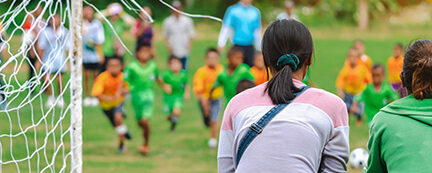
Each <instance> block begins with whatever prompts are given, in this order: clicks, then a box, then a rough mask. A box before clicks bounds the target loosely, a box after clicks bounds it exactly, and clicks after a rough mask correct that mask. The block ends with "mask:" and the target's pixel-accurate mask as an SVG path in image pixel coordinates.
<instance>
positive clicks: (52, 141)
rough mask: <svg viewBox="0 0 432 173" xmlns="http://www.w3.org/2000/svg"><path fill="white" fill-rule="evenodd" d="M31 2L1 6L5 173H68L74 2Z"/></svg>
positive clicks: (1, 168)
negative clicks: (33, 4)
mask: <svg viewBox="0 0 432 173" xmlns="http://www.w3.org/2000/svg"><path fill="white" fill-rule="evenodd" d="M29 3H30V1H26V0H24V1H0V6H3V7H6V6H8V9H7V11H1V15H0V21H1V24H2V27H1V28H2V29H1V31H0V33H2V39H1V42H2V43H0V45H1V46H0V51H1V52H2V60H1V63H0V75H1V76H0V95H1V101H0V103H1V109H0V127H1V128H0V172H68V171H70V170H71V169H72V167H71V145H70V141H71V140H70V138H71V136H70V135H71V128H70V127H71V126H70V121H71V120H70V119H71V104H70V97H71V95H70V91H69V90H70V85H71V81H70V77H69V76H70V73H69V72H68V70H67V69H68V68H70V67H69V64H70V61H71V57H72V56H71V53H70V52H71V51H70V44H71V40H72V39H71V34H70V33H69V31H68V29H67V28H68V25H69V19H70V17H71V6H70V1H63V2H62V1H60V0H55V1H54V0H50V1H49V0H48V1H39V2H38V3H37V5H36V7H35V6H33V7H31V8H30V6H29ZM38 13H40V14H38ZM56 14H58V17H55V15H56ZM50 21H52V22H50ZM48 23H51V25H50V26H48ZM55 23H59V26H57V25H56V24H55ZM54 28H55V29H54ZM36 48H40V49H39V50H43V52H42V51H36V50H37V49H36ZM63 72H64V73H63ZM62 73H63V74H62ZM61 76H62V77H63V78H61ZM57 81H59V82H57Z"/></svg>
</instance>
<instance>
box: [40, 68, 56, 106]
mask: <svg viewBox="0 0 432 173" xmlns="http://www.w3.org/2000/svg"><path fill="white" fill-rule="evenodd" d="M51 78H52V77H51V73H49V72H48V73H46V74H45V76H44V77H43V80H44V82H43V83H46V85H47V87H46V88H45V91H44V92H45V94H46V95H47V96H48V100H47V102H46V107H51V106H52V105H53V104H54V103H55V97H54V95H53V91H52V88H51V85H52V83H51V80H52V79H51Z"/></svg>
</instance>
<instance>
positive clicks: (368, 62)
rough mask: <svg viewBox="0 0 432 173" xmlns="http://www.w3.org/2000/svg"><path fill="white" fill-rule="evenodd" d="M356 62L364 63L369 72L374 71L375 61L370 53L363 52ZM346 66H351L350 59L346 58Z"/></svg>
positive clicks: (358, 63)
mask: <svg viewBox="0 0 432 173" xmlns="http://www.w3.org/2000/svg"><path fill="white" fill-rule="evenodd" d="M356 64H357V65H363V66H365V67H366V69H367V70H368V71H369V72H371V71H372V65H373V63H372V59H371V58H370V57H369V56H368V55H366V54H363V55H362V56H361V57H360V58H359V59H358V60H357V62H356ZM346 66H349V63H348V60H345V64H344V68H345V67H346Z"/></svg>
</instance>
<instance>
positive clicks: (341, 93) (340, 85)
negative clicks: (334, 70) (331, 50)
mask: <svg viewBox="0 0 432 173" xmlns="http://www.w3.org/2000/svg"><path fill="white" fill-rule="evenodd" d="M345 75H346V72H345V70H344V69H342V70H341V72H340V73H339V75H338V77H337V79H336V88H337V95H338V96H339V97H340V98H342V99H343V98H344V97H345V93H344V91H343V88H344V86H345Z"/></svg>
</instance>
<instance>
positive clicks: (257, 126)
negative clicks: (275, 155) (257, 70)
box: [236, 86, 311, 167]
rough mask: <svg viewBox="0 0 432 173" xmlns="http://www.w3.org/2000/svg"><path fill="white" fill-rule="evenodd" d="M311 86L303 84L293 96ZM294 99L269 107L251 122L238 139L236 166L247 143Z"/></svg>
mask: <svg viewBox="0 0 432 173" xmlns="http://www.w3.org/2000/svg"><path fill="white" fill-rule="evenodd" d="M309 88H311V87H310V86H304V87H302V88H301V91H300V92H298V93H294V95H295V97H298V96H299V95H300V94H302V93H303V92H305V91H306V90H307V89H309ZM293 100H294V99H292V100H290V101H288V103H286V104H279V105H276V106H275V107H273V108H272V109H270V111H268V112H267V113H266V114H264V116H262V117H261V118H260V119H259V120H258V121H257V122H256V123H253V124H252V125H251V126H250V127H249V130H248V132H247V133H246V135H245V136H244V137H243V138H242V139H241V140H240V144H239V147H238V149H237V157H236V167H237V166H238V164H239V162H240V160H241V158H242V156H243V153H244V152H245V151H246V148H247V147H248V146H249V144H250V143H251V142H252V141H253V140H254V139H255V138H256V137H257V136H258V135H259V134H261V133H262V131H263V129H264V127H265V126H266V125H267V124H268V123H269V122H270V121H271V120H272V119H273V118H274V117H275V116H276V115H277V114H278V113H279V112H280V111H282V110H283V109H284V108H285V107H286V106H288V104H290V103H291V102H292V101H293Z"/></svg>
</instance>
